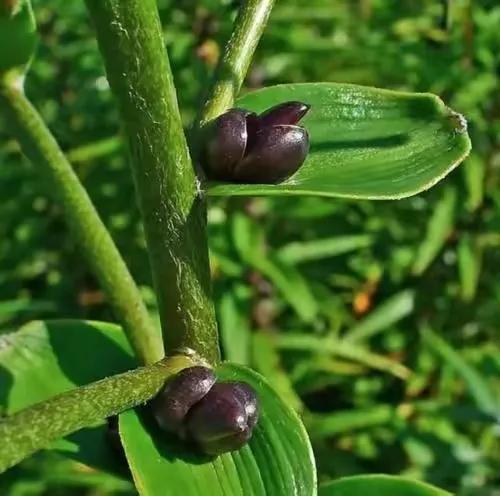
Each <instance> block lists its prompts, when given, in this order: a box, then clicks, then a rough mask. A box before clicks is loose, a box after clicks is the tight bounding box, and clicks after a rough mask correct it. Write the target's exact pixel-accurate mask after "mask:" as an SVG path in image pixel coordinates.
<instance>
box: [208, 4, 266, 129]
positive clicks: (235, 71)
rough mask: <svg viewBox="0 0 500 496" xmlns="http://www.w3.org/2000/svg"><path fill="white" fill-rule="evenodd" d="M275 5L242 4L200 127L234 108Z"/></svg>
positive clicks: (218, 68) (216, 74) (218, 67)
mask: <svg viewBox="0 0 500 496" xmlns="http://www.w3.org/2000/svg"><path fill="white" fill-rule="evenodd" d="M273 5H274V0H246V1H244V2H243V3H242V5H241V7H240V10H239V12H238V16H237V18H236V21H235V24H234V26H235V28H234V31H233V33H232V35H231V38H230V40H229V42H228V43H227V45H226V50H225V52H224V55H223V57H222V58H221V60H220V62H219V65H218V66H217V70H216V72H215V78H214V84H213V86H212V88H211V89H210V93H209V97H208V98H207V101H206V103H205V106H204V108H203V114H202V117H201V122H200V125H201V126H202V125H203V124H204V123H206V122H208V121H210V120H211V119H214V118H215V117H217V116H219V115H220V114H222V113H223V112H224V111H225V110H227V109H228V108H230V107H232V106H233V102H234V100H235V98H236V97H237V95H238V93H239V91H240V88H241V85H242V84H243V81H244V79H245V76H246V74H247V71H248V67H249V66H250V63H251V61H252V58H253V54H254V52H255V49H256V48H257V44H258V43H259V40H260V38H261V36H262V33H263V32H264V28H265V27H266V24H267V20H268V19H269V15H270V14H271V10H272V8H273Z"/></svg>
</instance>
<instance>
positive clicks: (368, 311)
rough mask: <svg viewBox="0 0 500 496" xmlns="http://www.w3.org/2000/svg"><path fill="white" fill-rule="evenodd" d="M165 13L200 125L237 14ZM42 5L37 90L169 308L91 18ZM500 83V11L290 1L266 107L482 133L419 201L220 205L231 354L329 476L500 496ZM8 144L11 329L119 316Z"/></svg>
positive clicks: (1, 488)
mask: <svg viewBox="0 0 500 496" xmlns="http://www.w3.org/2000/svg"><path fill="white" fill-rule="evenodd" d="M447 5H448V7H450V6H451V8H449V10H447V9H446V6H447ZM159 6H160V11H161V17H162V20H163V23H164V27H165V40H166V43H167V45H168V49H169V54H170V57H171V62H172V65H173V70H174V75H175V80H176V85H177V89H178V97H179V101H180V105H181V109H182V115H183V119H184V122H185V124H186V126H189V124H190V122H191V120H192V119H193V117H194V115H195V112H196V108H197V105H198V104H199V102H200V101H201V99H202V97H203V91H204V89H205V88H206V86H207V82H208V80H209V78H210V75H211V73H212V70H213V67H214V65H215V63H216V61H217V58H218V55H219V52H220V50H221V49H222V48H221V47H222V46H223V43H224V41H225V40H226V39H227V37H228V35H229V33H230V29H231V23H232V20H233V19H234V14H235V12H236V9H237V6H238V2H230V1H222V0H159ZM34 7H35V13H36V16H37V19H38V23H39V29H40V33H41V37H42V42H41V44H40V46H39V49H38V53H37V57H36V59H35V61H34V63H33V66H32V69H31V71H30V73H29V75H28V78H27V81H26V87H27V90H26V91H27V93H28V95H29V97H30V98H31V99H32V100H33V102H34V103H35V105H36V106H37V107H38V108H39V109H40V111H41V113H42V114H43V116H44V118H45V119H46V121H47V122H48V124H49V126H50V128H51V129H52V131H53V132H54V134H55V135H56V137H57V138H58V140H59V141H60V144H61V146H62V147H63V149H64V150H66V151H67V152H68V154H69V157H70V159H71V160H72V162H73V164H74V167H75V169H76V171H77V173H78V175H79V176H80V178H81V180H82V181H83V183H84V184H85V186H86V187H87V189H88V191H89V192H90V194H91V196H92V198H93V200H94V201H95V203H96V205H97V208H98V210H99V212H100V213H101V215H102V217H103V219H104V221H105V223H106V225H107V226H108V227H109V229H110V230H111V231H112V234H113V237H114V239H115V240H116V243H117V244H118V246H119V248H120V250H121V252H122V253H123V256H124V257H125V259H126V261H127V263H128V265H129V267H130V268H131V270H132V272H133V274H134V276H135V277H136V280H137V281H138V282H139V284H140V285H141V288H142V290H143V293H144V297H145V299H146V301H147V302H148V305H149V306H150V308H151V311H152V312H153V313H155V306H154V295H153V293H152V289H151V278H150V273H149V267H148V263H147V256H146V252H145V242H144V236H143V232H142V229H141V226H140V223H139V215H138V211H137V207H136V206H135V203H134V202H133V201H131V198H132V195H133V185H132V182H131V177H130V174H129V169H128V165H127V163H126V158H125V153H124V150H123V149H122V146H121V144H120V139H119V137H118V136H119V132H120V129H119V120H118V116H117V110H116V107H115V105H114V104H113V99H112V96H111V94H110V92H109V88H108V84H107V81H106V79H105V77H104V75H103V67H102V63H101V60H100V56H99V53H98V51H97V47H96V42H95V39H94V37H93V33H92V29H91V26H90V24H89V20H88V17H87V15H86V12H85V9H84V6H83V2H68V1H67V0H45V1H42V0H35V1H34ZM499 74H500V5H499V4H498V0H490V1H488V0H482V1H479V0H476V1H474V2H473V1H472V0H455V1H453V2H442V1H439V0H421V1H418V2H415V1H413V0H335V1H334V0H281V1H279V2H277V6H276V7H275V10H274V12H273V14H272V16H271V21H270V24H269V26H268V29H267V31H266V33H265V35H264V37H263V39H262V42H261V44H260V46H259V49H258V52H257V55H256V57H255V61H254V63H253V65H252V68H251V71H250V73H249V75H248V78H247V82H246V88H245V91H246V90H248V89H253V88H258V87H261V86H265V85H272V84H276V83H283V82H299V81H339V82H352V83H359V84H365V85H373V86H379V87H385V88H392V89H398V90H408V91H429V92H433V93H436V94H438V95H440V96H441V97H442V98H443V99H444V100H445V102H446V103H447V104H449V105H450V106H451V107H452V108H453V109H455V110H457V111H459V112H461V113H463V114H464V115H465V116H466V117H467V118H468V121H469V130H470V134H471V137H472V142H473V153H472V155H471V156H470V158H469V159H467V161H466V163H465V164H463V165H462V166H460V167H459V168H458V169H457V170H456V171H455V172H453V173H452V174H451V175H450V176H449V177H447V178H446V180H444V181H443V182H442V184H440V185H438V186H436V187H435V188H433V189H432V190H431V191H429V192H427V193H424V194H421V195H418V196H416V197H413V198H409V199H407V200H401V201H397V202H385V201H384V202H366V201H345V200H332V199H321V198H297V197H292V198H272V199H263V198H248V199H241V198H238V199H223V200H220V199H218V200H210V208H209V215H208V217H209V231H210V250H211V261H212V268H213V279H214V291H215V300H216V306H217V311H218V317H219V322H220V327H221V337H222V344H223V349H224V355H225V357H226V358H229V359H231V360H236V361H239V362H242V363H247V364H250V365H251V366H252V367H254V368H255V369H257V370H258V371H260V372H261V373H262V374H264V375H265V376H267V377H268V378H269V379H270V380H271V381H272V382H273V384H274V385H275V386H276V387H277V389H278V390H279V391H280V392H281V394H282V395H283V396H284V397H285V398H286V399H287V401H288V402H290V403H291V404H293V405H294V406H295V407H296V408H297V409H298V410H299V411H300V412H301V413H302V414H303V417H304V421H305V423H306V426H307V427H308V430H309V432H310V434H311V438H312V442H313V446H314V450H315V453H316V457H317V465H318V473H319V478H320V480H327V479H331V478H335V477H339V476H344V475H351V474H358V473H364V472H386V473H395V474H404V475H408V476H411V477H416V478H420V479H424V480H427V481H429V482H432V483H434V484H436V485H438V486H441V487H443V488H446V489H449V490H451V491H456V493H457V494H459V495H463V496H465V495H471V496H472V495H474V496H499V495H500V413H499V411H500V344H499V340H498V328H499V323H500V305H499V301H500V277H499V273H500V271H499V270H498V268H499V266H500V252H499V249H498V248H499V246H500V184H499V182H500V97H499V89H500V88H499V80H498V75H499ZM6 131H7V129H6V127H5V126H4V127H3V128H2V129H1V130H0V164H1V166H0V197H1V202H0V218H1V222H0V240H1V241H0V327H1V332H2V333H6V332H10V331H13V330H15V329H16V328H17V327H19V325H21V324H22V323H24V322H26V321H29V320H30V319H33V318H55V317H75V318H87V319H100V320H113V316H112V314H111V312H110V310H109V308H108V306H107V304H106V301H105V298H104V296H103V294H102V293H101V292H100V290H99V288H98V286H97V284H96V281H95V279H94V278H93V277H92V275H91V274H90V273H89V271H88V270H87V268H86V266H85V264H84V262H83V260H82V256H81V254H80V253H79V251H78V249H77V248H76V247H75V245H74V243H73V242H72V240H71V239H70V238H69V235H68V231H67V228H66V226H65V225H64V222H63V219H62V215H61V211H60V209H59V207H58V206H57V205H56V204H55V203H54V202H53V201H52V199H51V198H50V191H49V189H48V188H47V187H46V185H45V184H44V183H43V181H42V180H41V178H40V176H39V175H38V173H37V170H36V169H37V167H36V164H30V163H28V162H27V161H26V160H25V159H24V158H22V157H21V156H20V154H19V151H18V147H17V145H16V143H15V142H14V141H12V140H11V139H10V137H9V135H8V133H7V132H6ZM82 358H84V359H91V357H82ZM0 442H1V441H0ZM0 494H2V495H7V496H27V495H51V496H59V495H86V496H91V495H92V496H105V495H106V496H111V495H129V494H135V493H134V490H133V489H132V486H131V484H130V483H129V482H127V481H122V480H120V479H117V478H114V477H112V476H109V475H106V474H102V473H97V472H95V471H93V470H91V469H89V468H87V467H84V466H82V465H78V464H75V463H74V462H70V461H67V460H63V459H60V458H57V457H56V455H51V454H47V453H41V454H38V455H36V456H34V457H32V458H31V459H29V460H27V461H26V462H24V463H23V464H21V465H20V466H18V467H16V468H15V469H13V470H11V471H10V472H9V473H8V474H7V475H5V476H3V477H2V478H1V479H0Z"/></svg>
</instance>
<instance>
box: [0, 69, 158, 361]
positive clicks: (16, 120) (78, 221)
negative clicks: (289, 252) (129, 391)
mask: <svg viewBox="0 0 500 496" xmlns="http://www.w3.org/2000/svg"><path fill="white" fill-rule="evenodd" d="M16 83H17V82H16V81H14V80H6V79H5V80H3V81H1V82H0V113H1V114H2V115H3V116H4V117H5V118H6V120H7V122H8V123H9V129H11V130H12V132H13V134H14V135H15V137H16V138H17V139H18V141H19V143H20V144H21V147H22V150H23V152H24V153H25V154H26V156H27V157H28V158H29V159H30V160H31V161H32V162H33V164H35V165H36V166H37V167H38V168H40V170H42V172H43V173H44V175H45V176H46V177H47V179H48V180H49V181H50V187H51V189H52V190H53V191H54V194H55V195H56V196H57V198H58V200H59V202H60V204H61V205H62V207H63V210H64V214H65V216H66V221H67V223H68V226H69V227H70V229H71V230H72V232H73V234H74V236H75V239H76V240H77V242H78V244H79V246H80V250H81V253H82V255H84V256H85V257H86V258H87V261H88V263H89V264H90V266H91V268H92V269H93V272H94V274H95V275H96V277H97V279H98V280H99V282H100V284H101V286H102V288H103V290H104V292H105V293H106V296H107V297H108V299H109V302H110V304H111V306H112V308H113V310H114V312H115V314H116V317H117V318H118V319H119V321H120V323H121V324H122V326H123V328H124V330H125V332H126V334H127V336H128V339H129V340H130V343H131V345H132V347H133V348H134V351H135V353H136V354H137V357H138V359H139V360H141V361H142V363H154V362H155V361H157V360H159V359H160V358H161V357H162V355H163V354H162V348H161V342H160V340H159V336H158V334H157V331H156V328H155V326H154V324H153V322H152V320H151V318H150V316H149V314H148V311H147V309H146V307H145V305H144V302H143V301H142V298H141V295H140V293H139V290H138V288H137V286H136V285H135V282H134V280H133V279H132V276H131V275H130V272H129V271H128V269H127V266H126V265H125V263H124V261H123V259H122V258H121V256H120V253H119V252H118V249H117V248H116V246H115V244H114V243H113V240H112V238H111V236H110V235H109V233H108V231H107V230H106V227H105V226H104V224H103V223H102V221H101V219H100V218H99V214H98V213H97V211H96V210H95V208H94V206H93V204H92V202H91V200H90V198H89V196H88V194H87V192H86V191H85V188H84V187H83V186H82V184H81V183H80V181H79V180H78V177H77V176H76V174H75V173H74V171H73V169H72V167H71V165H70V163H69V162H68V161H67V159H66V157H65V156H64V154H63V153H62V151H61V149H60V148H59V146H58V144H57V142H56V140H55V139H54V137H53V136H52V134H51V133H50V131H49V129H48V128H47V127H46V125H45V123H44V122H43V120H42V118H41V117H40V115H39V114H38V112H37V111H36V109H35V108H34V107H33V106H32V105H31V103H30V102H29V101H28V99H27V98H26V96H25V95H24V93H23V90H22V88H20V87H19V85H17V84H16Z"/></svg>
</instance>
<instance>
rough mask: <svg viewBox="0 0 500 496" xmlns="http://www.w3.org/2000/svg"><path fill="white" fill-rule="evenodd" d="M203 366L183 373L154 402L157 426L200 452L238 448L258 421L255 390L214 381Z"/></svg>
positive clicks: (211, 453)
mask: <svg viewBox="0 0 500 496" xmlns="http://www.w3.org/2000/svg"><path fill="white" fill-rule="evenodd" d="M215 380H216V379H215V375H214V373H213V371H212V370H211V369H209V368H206V367H190V368H187V369H184V370H182V371H181V372H180V373H179V374H177V375H176V376H175V377H174V378H173V379H172V380H170V381H169V382H167V384H166V385H165V387H164V388H163V390H162V391H161V392H160V393H159V394H158V395H157V396H156V398H155V399H154V400H153V413H154V416H155V418H156V420H157V422H158V424H159V425H160V427H161V428H162V429H164V430H166V431H167V432H171V433H174V434H176V435H178V436H179V437H181V438H182V439H186V440H189V441H192V442H194V443H195V444H196V445H197V446H198V447H199V448H200V450H201V451H203V453H206V454H209V455H219V454H221V453H225V452H227V451H232V450H235V449H239V448H241V447H242V446H243V445H244V444H245V443H246V442H247V441H248V440H249V439H250V437H251V436H252V430H253V428H254V427H255V424H256V423H257V420H258V415H259V412H258V403H257V396H256V393H255V391H254V390H253V389H252V388H251V387H250V386H249V385H248V384H245V383H242V382H220V383H216V382H215Z"/></svg>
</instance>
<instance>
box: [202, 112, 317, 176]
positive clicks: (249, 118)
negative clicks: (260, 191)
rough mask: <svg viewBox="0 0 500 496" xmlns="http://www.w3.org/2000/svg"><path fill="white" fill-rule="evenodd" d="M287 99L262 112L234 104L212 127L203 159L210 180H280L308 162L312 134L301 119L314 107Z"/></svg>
mask: <svg viewBox="0 0 500 496" xmlns="http://www.w3.org/2000/svg"><path fill="white" fill-rule="evenodd" d="M309 108H310V106H309V105H307V104H305V103H302V102H285V103H281V104H279V105H276V106H274V107H272V108H270V109H268V110H266V111H265V112H263V113H261V114H260V115H257V114H256V113H254V112H250V111H248V110H244V109H239V108H234V109H231V110H228V111H227V112H226V113H224V114H222V115H221V116H219V117H218V118H217V119H215V120H214V121H213V122H212V123H211V124H210V126H209V129H208V137H207V140H206V146H205V150H204V154H203V158H202V162H203V168H204V170H205V173H206V175H207V177H208V178H209V179H215V180H219V181H228V182H234V183H258V184H275V183H279V182H281V181H283V180H285V179H287V178H288V177H290V176H291V175H292V174H294V173H295V172H296V171H297V170H298V169H299V167H300V166H301V165H302V164H303V163H304V160H305V158H306V156H307V153H308V151H309V135H308V133H307V130H306V129H304V128H303V127H302V126H299V125H298V122H299V121H300V119H302V117H304V116H305V115H306V113H307V112H308V111H309Z"/></svg>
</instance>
